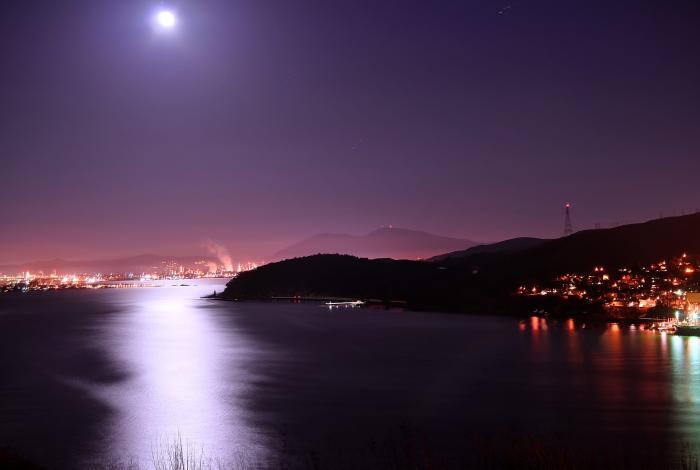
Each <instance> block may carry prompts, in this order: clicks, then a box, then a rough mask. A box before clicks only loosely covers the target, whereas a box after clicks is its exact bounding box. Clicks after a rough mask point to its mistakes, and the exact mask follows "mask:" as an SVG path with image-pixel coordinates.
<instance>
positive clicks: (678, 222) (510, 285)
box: [221, 214, 700, 313]
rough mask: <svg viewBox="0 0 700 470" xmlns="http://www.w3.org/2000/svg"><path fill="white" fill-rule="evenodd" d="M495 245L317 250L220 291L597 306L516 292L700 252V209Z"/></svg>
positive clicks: (487, 306) (474, 305) (498, 307)
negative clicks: (398, 255) (425, 255)
mask: <svg viewBox="0 0 700 470" xmlns="http://www.w3.org/2000/svg"><path fill="white" fill-rule="evenodd" d="M518 240H521V241H519V242H514V243H507V242H506V243H504V242H501V243H500V244H494V245H493V246H491V248H488V247H481V248H476V249H475V248H472V249H470V250H465V251H464V252H454V253H450V254H448V255H446V256H442V257H436V258H435V259H433V260H429V261H397V260H391V259H373V260H370V259H365V258H357V257H353V256H348V255H314V256H308V257H303V258H294V259H290V260H285V261H281V262H278V263H272V264H268V265H265V266H262V267H260V268H258V269H257V270H254V271H250V272H247V273H242V274H241V275H239V276H238V277H237V278H235V279H233V280H231V281H230V282H229V283H228V285H227V288H226V290H225V291H224V292H223V293H222V294H221V297H222V298H227V299H270V298H274V297H295V296H298V297H301V298H309V297H311V298H348V299H364V300H371V301H375V302H379V303H386V304H392V303H401V304H405V305H407V306H409V307H410V308H414V309H439V310H451V311H479V312H490V313H506V312H516V311H518V312H522V311H523V309H531V308H545V309H547V311H549V312H550V313H556V312H558V311H566V312H569V313H576V312H580V311H586V312H600V311H601V306H600V305H591V304H589V303H587V302H585V301H581V300H579V299H569V300H561V299H555V298H535V299H533V298H526V297H520V296H515V295H513V294H514V292H515V291H516V290H517V288H518V286H519V285H522V284H524V283H532V282H547V281H549V280H551V279H552V278H553V277H555V276H558V275H561V274H564V273H570V272H577V273H586V272H589V271H591V270H592V269H593V268H594V267H595V266H605V267H606V268H607V269H609V270H614V269H618V268H620V267H640V266H644V265H648V264H650V263H653V262H657V261H659V260H662V259H671V258H673V257H676V256H680V255H681V254H682V253H688V254H693V255H697V254H700V214H692V215H688V216H681V217H670V218H665V219H657V220H652V221H649V222H645V223H641V224H632V225H626V226H621V227H616V228H612V229H598V230H586V231H581V232H577V233H575V234H573V235H570V236H568V237H562V238H558V239H554V240H539V241H532V240H531V239H529V240H528V242H527V243H523V242H522V239H518Z"/></svg>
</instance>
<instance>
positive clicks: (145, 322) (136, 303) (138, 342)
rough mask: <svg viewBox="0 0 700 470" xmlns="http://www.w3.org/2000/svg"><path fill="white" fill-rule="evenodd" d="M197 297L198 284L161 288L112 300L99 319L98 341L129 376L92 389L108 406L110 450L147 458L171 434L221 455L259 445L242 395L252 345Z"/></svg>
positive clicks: (251, 452) (249, 450)
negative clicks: (112, 309) (112, 308)
mask: <svg viewBox="0 0 700 470" xmlns="http://www.w3.org/2000/svg"><path fill="white" fill-rule="evenodd" d="M212 288H213V287H212V286H210V285H208V286H207V287H206V289H203V290H202V292H201V294H205V293H210V292H211V290H212ZM221 288H223V286H218V288H217V290H221ZM107 294H109V293H107ZM199 295H200V294H199V292H198V291H197V288H192V287H172V288H171V287H161V288H153V289H138V290H134V291H133V292H132V295H129V296H123V295H119V296H115V298H114V299H113V301H114V303H115V305H117V306H118V307H119V310H118V313H117V314H115V315H112V316H111V318H110V320H109V321H108V322H106V323H105V324H104V325H103V329H104V335H102V340H103V341H106V342H107V343H108V349H109V351H110V352H111V354H112V355H113V358H114V359H115V360H116V361H118V362H122V363H123V364H124V365H125V366H126V369H127V370H128V371H129V377H128V379H127V380H125V381H123V382H118V383H115V384H110V385H108V386H104V385H101V386H96V387H94V388H93V390H92V392H93V393H95V394H96V395H98V396H100V397H101V398H102V399H104V400H106V401H107V402H108V403H109V404H110V405H111V406H112V407H113V408H114V410H115V413H114V414H113V418H112V420H111V422H110V423H109V424H108V427H107V433H108V434H109V435H110V436H111V438H110V440H111V444H110V450H109V453H110V454H111V455H121V456H129V457H135V458H136V459H137V460H138V461H140V462H150V461H151V458H152V452H153V451H162V450H163V449H162V447H164V446H165V445H166V444H167V443H170V442H172V440H173V439H175V438H176V437H177V436H178V435H179V436H182V439H183V440H184V441H186V442H187V443H190V444H192V446H193V447H196V448H201V449H203V450H204V451H205V453H206V455H207V456H209V457H211V458H213V459H221V460H223V461H230V460H232V459H233V456H234V455H242V454H245V455H246V456H248V457H249V458H251V459H254V458H255V456H256V455H257V454H258V453H260V452H262V451H263V445H262V439H261V437H260V436H259V435H257V434H256V432H255V430H254V429H253V428H252V426H251V425H250V424H249V422H250V421H249V417H248V416H247V415H246V411H245V407H244V406H243V403H242V401H241V397H242V395H243V394H244V393H245V392H246V386H247V384H249V383H250V382H251V379H252V375H251V372H250V370H249V368H247V367H246V364H247V363H249V362H250V361H252V360H254V354H255V348H254V347H253V346H252V345H251V344H250V343H249V341H247V340H246V339H245V337H243V336H242V335H239V334H237V332H236V330H235V328H231V325H230V323H227V324H226V325H224V324H223V323H222V322H221V318H219V317H217V310H216V309H208V308H206V305H207V303H212V302H215V301H206V300H202V299H200V298H198V297H199Z"/></svg>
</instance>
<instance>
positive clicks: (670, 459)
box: [0, 427, 700, 470]
mask: <svg viewBox="0 0 700 470" xmlns="http://www.w3.org/2000/svg"><path fill="white" fill-rule="evenodd" d="M286 445H287V444H286V442H285V441H284V440H282V441H281V442H280V447H279V451H278V454H277V455H276V456H274V455H273V456H272V457H268V458H267V459H260V458H256V457H252V456H250V455H247V454H245V453H239V454H237V455H236V456H234V457H232V458H230V459H229V460H225V461H223V460H220V459H216V458H211V457H209V456H208V455H207V453H206V451H205V450H204V449H202V448H201V447H200V446H197V445H195V444H192V443H189V442H185V441H184V440H183V438H182V437H181V436H177V437H175V438H174V439H172V440H170V441H163V442H159V443H157V444H156V445H155V446H154V447H153V451H152V456H151V459H150V461H147V462H141V461H138V460H136V459H134V458H132V459H127V460H123V461H110V462H92V463H88V464H83V465H86V466H87V467H88V468H91V469H96V470H146V469H152V470H248V469H255V470H341V469H342V470H354V469H366V470H404V469H413V470H440V469H444V470H468V469H486V470H489V469H492V470H499V469H502V470H515V469H523V470H540V469H541V470H574V469H593V470H595V469H600V470H612V469H621V468H636V469H639V470H651V469H658V468H665V469H669V470H698V469H700V458H698V453H697V452H696V451H695V450H694V449H692V448H691V447H690V446H689V445H681V446H680V447H679V448H678V449H675V450H674V451H673V453H671V454H670V455H667V456H664V455H661V454H658V453H655V452H654V451H651V452H650V451H649V449H646V450H645V449H622V450H620V451H619V452H614V453H610V452H601V451H600V450H599V449H597V448H595V447H590V448H589V449H587V451H586V452H585V453H582V452H580V451H576V450H573V449H571V448H569V447H567V446H562V445H561V444H557V443H555V442H553V441H550V440H548V439H544V438H541V437H536V436H530V435H526V436H522V437H518V438H512V439H503V438H500V439H484V440H482V441H479V442H469V443H466V445H465V447H464V449H463V451H462V452H460V453H458V454H457V455H454V454H450V456H449V457H447V456H445V455H442V454H441V453H440V452H439V451H437V450H436V448H435V447H434V446H433V445H432V444H431V442H430V439H429V438H427V437H426V436H424V435H421V434H420V433H417V432H415V431H413V430H411V429H409V428H407V427H401V428H400V429H399V430H398V432H396V433H392V436H391V437H389V438H383V439H376V440H375V439H371V440H369V441H368V442H367V443H366V445H365V446H363V447H362V448H359V449H358V448H353V449H342V448H340V447H334V448H332V449H331V448H325V449H321V450H317V449H309V450H305V451H303V452H295V453H289V452H288V449H287V448H286ZM0 468H1V469H3V470H5V469H13V470H42V469H49V468H57V467H56V466H54V465H49V466H46V467H42V466H38V465H35V464H33V463H32V462H31V461H29V460H27V459H25V458H22V457H20V456H18V455H16V454H14V453H12V452H11V451H8V450H6V449H0Z"/></svg>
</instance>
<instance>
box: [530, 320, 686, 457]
mask: <svg viewBox="0 0 700 470" xmlns="http://www.w3.org/2000/svg"><path fill="white" fill-rule="evenodd" d="M548 324H549V325H555V328H560V329H561V330H562V331H566V332H568V335H567V338H568V339H567V340H566V344H567V348H566V349H565V358H564V360H565V361H566V363H567V368H568V369H569V370H571V369H576V368H577V367H578V366H577V365H582V364H583V363H584V362H587V363H588V366H589V367H590V368H591V370H592V371H593V372H594V374H595V376H594V378H593V379H592V383H588V384H586V386H587V388H588V390H587V391H588V392H590V393H595V394H596V399H597V400H598V404H597V407H598V408H599V409H601V410H607V413H606V417H605V422H606V423H607V426H609V427H610V428H612V429H616V428H628V427H629V423H630V422H631V420H630V415H629V413H623V414H620V410H621V409H626V410H627V411H629V412H633V413H634V414H635V415H637V416H640V417H647V418H648V419H647V418H644V419H642V420H640V422H641V423H642V426H641V428H640V429H637V430H633V429H629V430H628V432H629V433H630V434H637V435H639V434H640V433H641V432H642V431H649V430H651V429H654V428H656V429H655V431H660V432H659V439H658V441H657V444H658V446H659V448H663V447H664V446H666V445H667V446H668V448H669V449H670V451H671V452H674V453H680V452H684V451H686V450H687V449H688V448H690V449H691V450H692V451H693V452H694V453H695V454H696V455H697V454H698V453H700V337H692V336H691V337H686V336H679V335H675V334H669V333H666V332H663V333H657V332H655V331H652V330H650V329H649V328H648V327H646V326H645V325H644V324H639V325H635V324H631V325H621V324H618V323H608V324H606V325H602V326H600V325H598V326H596V327H591V326H590V325H589V327H588V331H586V324H585V323H584V322H580V321H575V320H573V319H568V320H564V321H559V320H547V319H545V318H539V317H534V316H533V317H531V318H530V319H529V320H527V321H524V320H523V321H520V322H519V328H518V329H519V330H520V332H521V334H527V335H529V338H530V343H531V346H532V354H533V357H534V358H539V359H543V358H545V359H543V360H551V358H549V357H547V356H546V351H545V350H543V347H544V346H543V345H546V344H547V339H545V338H543V333H544V332H546V331H547V325H548ZM592 329H594V330H596V331H597V334H596V335H595V336H593V337H591V330H592ZM555 334H557V333H555ZM549 339H550V340H551V338H549ZM584 341H585V342H588V343H589V344H588V345H587V346H586V347H585V348H584V347H582V342H584ZM591 343H592V344H593V346H594V347H591ZM581 370H583V369H581ZM667 420H668V422H666V421H667Z"/></svg>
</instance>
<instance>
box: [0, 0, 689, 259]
mask: <svg viewBox="0 0 700 470" xmlns="http://www.w3.org/2000/svg"><path fill="white" fill-rule="evenodd" d="M645 3H649V5H645ZM170 5H171V6H172V7H174V8H175V9H176V10H177V15H178V19H179V24H178V27H177V30H176V32H175V33H174V34H169V35H164V34H155V33H154V31H153V29H152V25H151V23H150V21H151V14H152V11H153V9H154V8H155V7H157V6H158V2H148V1H142V0H139V1H135V0H119V1H103V0H61V1H60V2H45V1H42V2H37V1H28V0H21V1H19V0H18V1H12V0H10V1H4V2H2V3H1V4H0V39H1V40H0V53H1V56H0V57H2V66H1V68H0V198H1V199H0V200H1V201H2V212H1V213H0V263H9V262H17V261H26V260H33V259H42V258H53V257H65V258H99V257H105V256H120V255H126V254H135V253H143V252H156V253H163V254H190V253H198V252H202V251H203V249H202V245H203V243H204V242H205V241H206V240H207V239H213V240H216V241H218V242H221V243H223V244H225V245H226V246H227V247H228V248H229V250H230V251H231V253H232V254H233V256H234V258H236V259H238V258H240V257H262V256H265V255H266V254H269V253H271V252H273V251H276V250H277V249H278V248H281V247H282V246H284V245H286V244H288V243H291V242H294V241H296V240H298V239H300V238H303V237H305V236H308V235H311V234H314V233H317V232H330V231H338V232H349V233H362V232H366V231H370V230H372V229H374V228H376V227H378V226H380V225H385V224H389V223H391V224H394V225H395V226H399V227H407V228H415V229H422V230H427V231H431V232H435V233H439V234H444V235H451V236H457V237H465V238H470V239H475V240H483V241H492V240H493V241H495V240H498V239H502V238H506V237H511V236H517V235H535V236H549V237H551V236H557V235H559V234H560V233H561V231H562V229H563V211H562V208H561V206H562V204H563V203H564V202H565V201H572V202H573V203H574V208H573V221H574V228H575V229H582V228H591V227H593V226H594V224H595V223H600V224H601V225H602V226H603V227H606V226H610V224H611V223H614V222H620V223H623V222H631V221H639V220H644V219H648V218H653V217H658V214H659V212H660V211H663V212H664V214H665V215H672V214H673V213H674V212H675V213H681V212H682V211H691V210H694V209H695V208H696V207H700V197H698V186H699V183H698V175H699V174H700V158H699V157H700V154H699V150H700V106H699V105H700V65H699V64H700V61H699V60H698V58H699V57H700V3H698V2H697V1H677V2H673V1H670V2H660V1H659V2H639V1H616V2H612V1H608V0H606V1H596V0H580V1H564V2H562V1H560V0H551V1H539V0H528V1H524V0H522V1H504V2H497V1H469V0H460V1H456V0H455V1H444V2H443V1H439V2H428V1H413V2H409V1H405V2H401V1H379V0H367V1H365V0H347V1H334V0H323V1H321V0H318V1H310V0H295V1H289V0H188V1H177V2H171V3H170Z"/></svg>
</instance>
